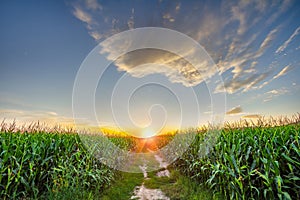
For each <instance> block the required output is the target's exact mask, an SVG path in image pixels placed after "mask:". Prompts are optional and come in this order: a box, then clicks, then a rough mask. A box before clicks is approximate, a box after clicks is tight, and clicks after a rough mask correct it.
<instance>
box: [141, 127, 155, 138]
mask: <svg viewBox="0 0 300 200" xmlns="http://www.w3.org/2000/svg"><path fill="white" fill-rule="evenodd" d="M155 135H156V133H155V132H154V131H152V130H150V129H145V130H144V131H143V133H142V137H143V138H150V137H153V136H155Z"/></svg>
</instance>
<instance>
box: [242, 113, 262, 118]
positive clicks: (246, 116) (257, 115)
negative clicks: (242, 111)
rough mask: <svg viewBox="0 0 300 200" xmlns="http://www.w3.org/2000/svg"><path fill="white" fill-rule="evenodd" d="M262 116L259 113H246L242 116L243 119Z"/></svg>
mask: <svg viewBox="0 0 300 200" xmlns="http://www.w3.org/2000/svg"><path fill="white" fill-rule="evenodd" d="M261 117H262V116H261V115H259V114H250V115H244V116H242V118H243V119H259V118H261Z"/></svg>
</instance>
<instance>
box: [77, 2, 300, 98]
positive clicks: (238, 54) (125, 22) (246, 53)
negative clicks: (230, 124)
mask: <svg viewBox="0 0 300 200" xmlns="http://www.w3.org/2000/svg"><path fill="white" fill-rule="evenodd" d="M82 2H85V3H82ZM82 2H81V3H80V2H79V3H77V4H74V8H75V11H76V12H74V15H75V16H76V17H77V18H78V19H79V20H81V21H83V22H85V23H87V29H88V31H89V34H90V35H91V36H92V37H93V38H94V39H95V40H96V41H100V40H101V39H104V38H107V37H109V36H111V35H113V34H115V33H118V32H121V31H124V30H128V29H133V28H138V27H145V26H157V27H166V28H170V29H173V30H177V31H179V32H182V33H185V34H187V35H188V36H190V37H192V38H193V39H195V40H196V41H197V42H199V43H200V44H201V45H202V46H203V47H204V48H205V50H206V51H208V53H209V55H210V56H211V57H212V58H213V60H214V61H215V63H216V64H217V66H218V69H219V71H220V74H221V75H223V76H224V77H225V88H224V87H222V85H221V84H220V85H219V86H218V87H216V88H215V92H222V91H224V89H225V91H226V92H227V93H230V94H233V93H236V92H248V91H251V90H254V89H261V88H262V87H264V86H266V85H268V84H269V83H270V82H271V81H272V80H273V79H270V80H269V81H267V80H266V79H267V78H268V77H269V75H270V74H271V72H272V70H271V69H270V67H268V64H266V63H263V64H262V63H261V58H263V57H265V56H266V52H267V51H269V49H271V48H274V47H276V45H275V42H274V41H276V39H277V37H278V36H279V35H280V32H281V31H283V26H282V25H281V24H279V25H278V24H277V25H274V24H273V22H274V20H276V19H277V18H278V17H279V16H281V15H283V14H284V13H285V12H286V11H287V9H288V8H289V7H290V6H291V5H292V3H293V2H292V1H289V0H285V1H272V0H270V1H260V0H254V1H226V2H225V1H222V2H220V4H215V3H209V2H207V3H204V4H203V2H202V3H199V2H189V3H185V2H172V3H170V5H168V7H167V8H166V7H164V5H163V2H162V1H159V2H158V4H157V5H156V6H157V7H158V8H159V11H155V12H153V13H152V14H151V16H150V15H149V16H148V15H147V13H148V12H146V11H141V10H140V9H142V8H140V7H139V6H136V7H129V8H128V7H127V8H125V7H124V12H125V17H124V12H123V14H122V16H121V15H120V14H119V13H115V12H114V11H113V10H110V13H109V12H108V11H109V9H108V8H107V7H105V5H100V4H99V3H97V1H96V0H86V1H82ZM104 8H105V9H104ZM147 9H148V8H147ZM149 9H151V8H149ZM95 10H97V12H95ZM184 10H189V11H190V12H188V13H187V12H183V11H184ZM87 11H88V13H89V14H91V15H92V17H91V16H89V15H87V13H86V12H87ZM147 11H148V10H147ZM141 13H143V15H141ZM267 16H269V17H267ZM96 19H97V20H96ZM101 20H102V23H99V21H101ZM253 30H255V31H253ZM299 31H300V27H298V28H297V29H296V30H295V31H294V33H293V34H292V35H291V36H290V38H289V39H288V40H287V41H286V42H284V44H282V45H281V46H280V47H279V48H278V49H277V50H276V53H278V52H281V51H283V50H284V49H286V48H287V46H288V45H289V43H291V42H292V40H293V39H294V38H295V37H296V36H297V35H298V34H299ZM278 33H279V34H278ZM146 53H148V52H146V51H145V53H144V54H143V55H142V58H144V59H145V60H147V59H148V60H149V59H150V58H151V59H152V61H153V62H154V64H156V63H158V61H162V62H163V63H161V64H165V63H166V60H174V61H178V62H173V63H172V62H171V61H170V62H167V63H169V64H172V65H173V66H174V68H170V67H165V68H162V67H155V66H152V67H150V66H149V65H148V67H146V66H144V67H143V68H140V69H138V68H136V67H133V65H132V64H133V63H135V61H129V59H125V58H123V59H119V60H118V61H117V62H116V63H117V67H118V68H119V70H120V71H126V72H130V73H132V75H133V76H135V77H142V76H143V75H147V74H152V73H155V72H158V73H162V74H165V75H166V76H168V77H169V78H170V77H172V78H170V79H171V80H174V81H175V82H181V83H183V84H184V82H183V81H179V79H178V75H175V74H176V73H178V69H179V68H180V69H182V67H184V66H186V67H187V68H186V69H185V70H183V71H187V72H188V73H190V72H192V71H190V69H191V67H190V66H189V65H188V64H186V63H184V62H183V61H182V60H178V58H176V57H174V58H170V56H169V55H168V54H161V55H159V54H156V56H157V58H154V57H153V56H154V54H152V55H147V54H146ZM136 55H137V54H136ZM139 55H141V53H140V54H139ZM133 56H134V54H132V55H128V58H129V57H130V58H131V59H137V60H140V58H133ZM162 56H166V58H162ZM147 57H150V58H147ZM139 62H140V61H136V63H139ZM179 64H183V66H182V67H180V66H179ZM192 74H193V73H192ZM284 74H285V73H284V72H283V73H282V74H279V76H282V75H284ZM193 75H195V80H196V81H195V82H194V84H184V85H185V86H194V85H196V83H197V84H199V83H201V81H199V80H200V78H199V77H198V75H197V74H196V73H194V74H193ZM201 75H203V76H204V77H205V76H206V73H205V72H203V71H202V72H201ZM279 76H278V77H279ZM278 77H276V78H278ZM276 78H275V79H276Z"/></svg>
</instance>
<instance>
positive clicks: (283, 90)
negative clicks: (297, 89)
mask: <svg viewBox="0 0 300 200" xmlns="http://www.w3.org/2000/svg"><path fill="white" fill-rule="evenodd" d="M287 93H289V90H287V89H286V88H284V87H282V88H280V89H273V90H270V91H268V92H266V93H265V94H264V96H265V97H264V100H263V101H264V102H268V101H271V100H272V99H273V98H275V97H278V96H281V95H284V94H287Z"/></svg>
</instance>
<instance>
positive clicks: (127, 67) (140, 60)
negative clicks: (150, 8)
mask: <svg viewBox="0 0 300 200" xmlns="http://www.w3.org/2000/svg"><path fill="white" fill-rule="evenodd" d="M104 49H105V48H104ZM106 51H108V52H110V48H106ZM108 57H111V56H109V55H108ZM115 65H116V66H117V67H118V70H119V71H125V72H127V73H129V74H130V75H131V76H133V77H138V78H141V77H144V76H147V75H149V74H163V75H165V76H166V77H168V79H169V80H170V81H171V82H173V83H181V84H183V85H184V86H186V87H191V86H195V85H198V84H199V83H201V82H202V81H203V80H204V78H206V77H207V76H210V75H211V70H210V68H209V64H208V63H207V61H205V60H204V61H203V62H202V63H199V65H197V68H195V67H194V66H193V65H191V64H190V63H189V62H187V61H186V60H185V59H184V58H181V57H179V56H177V55H175V54H173V53H170V52H167V51H163V50H158V49H143V50H137V51H132V52H129V53H127V54H125V55H123V56H121V57H119V58H118V59H117V60H116V61H115Z"/></svg>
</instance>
